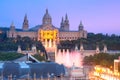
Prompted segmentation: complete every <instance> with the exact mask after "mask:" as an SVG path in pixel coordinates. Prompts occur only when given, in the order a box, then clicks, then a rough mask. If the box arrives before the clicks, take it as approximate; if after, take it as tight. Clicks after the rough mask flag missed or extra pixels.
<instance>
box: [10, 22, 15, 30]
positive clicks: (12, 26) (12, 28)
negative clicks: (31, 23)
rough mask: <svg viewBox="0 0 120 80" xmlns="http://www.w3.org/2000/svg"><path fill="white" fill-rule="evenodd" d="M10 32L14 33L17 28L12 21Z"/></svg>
mask: <svg viewBox="0 0 120 80" xmlns="http://www.w3.org/2000/svg"><path fill="white" fill-rule="evenodd" d="M10 30H11V31H14V30H15V26H14V22H13V21H12V23H11V26H10Z"/></svg>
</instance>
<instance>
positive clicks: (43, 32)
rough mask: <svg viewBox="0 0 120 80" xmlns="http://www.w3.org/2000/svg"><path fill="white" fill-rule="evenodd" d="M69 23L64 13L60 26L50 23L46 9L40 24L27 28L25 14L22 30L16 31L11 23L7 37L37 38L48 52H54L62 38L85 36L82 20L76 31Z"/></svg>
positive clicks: (27, 23)
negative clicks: (71, 28) (72, 29)
mask: <svg viewBox="0 0 120 80" xmlns="http://www.w3.org/2000/svg"><path fill="white" fill-rule="evenodd" d="M69 24H70V23H69V19H68V16H67V14H66V16H65V20H64V19H63V18H62V20H61V23H60V28H58V27H55V26H54V25H53V24H52V17H51V16H50V14H49V12H48V9H46V12H45V14H44V16H43V19H42V24H41V25H39V26H37V27H34V28H32V29H29V21H28V19H27V15H25V17H24V21H23V26H22V30H21V31H17V30H16V29H15V26H14V23H12V24H11V26H10V30H9V31H8V32H7V37H9V38H11V37H13V38H16V37H17V36H21V37H30V38H33V39H37V40H38V41H41V42H42V44H43V45H44V47H45V49H46V51H47V52H48V53H49V52H55V50H56V48H57V44H59V42H60V41H62V40H76V39H78V38H87V31H86V30H84V26H83V24H82V22H80V24H79V26H78V31H70V29H69V27H70V26H69Z"/></svg>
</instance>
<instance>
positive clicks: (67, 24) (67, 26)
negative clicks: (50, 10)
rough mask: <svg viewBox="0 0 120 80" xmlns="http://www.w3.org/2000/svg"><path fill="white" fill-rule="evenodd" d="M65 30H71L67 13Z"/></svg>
mask: <svg viewBox="0 0 120 80" xmlns="http://www.w3.org/2000/svg"><path fill="white" fill-rule="evenodd" d="M64 31H69V20H68V15H67V14H66V15H65V21H64Z"/></svg>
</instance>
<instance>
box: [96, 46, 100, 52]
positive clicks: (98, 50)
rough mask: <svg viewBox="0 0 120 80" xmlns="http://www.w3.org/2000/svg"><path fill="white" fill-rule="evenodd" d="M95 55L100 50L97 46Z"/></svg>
mask: <svg viewBox="0 0 120 80" xmlns="http://www.w3.org/2000/svg"><path fill="white" fill-rule="evenodd" d="M96 53H100V49H99V46H98V45H97V46H96Z"/></svg>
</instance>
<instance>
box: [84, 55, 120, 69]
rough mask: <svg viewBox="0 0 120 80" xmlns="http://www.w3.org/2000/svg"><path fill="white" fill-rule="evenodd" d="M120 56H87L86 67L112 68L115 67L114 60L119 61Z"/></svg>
mask: <svg viewBox="0 0 120 80" xmlns="http://www.w3.org/2000/svg"><path fill="white" fill-rule="evenodd" d="M119 56H120V54H113V55H111V54H107V53H99V54H95V55H94V56H86V57H85V58H84V61H83V62H84V65H101V66H104V67H108V68H112V69H113V65H114V59H118V57H119Z"/></svg>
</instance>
